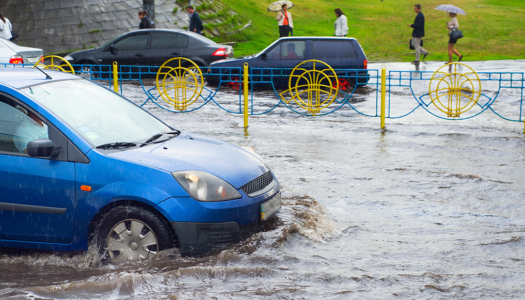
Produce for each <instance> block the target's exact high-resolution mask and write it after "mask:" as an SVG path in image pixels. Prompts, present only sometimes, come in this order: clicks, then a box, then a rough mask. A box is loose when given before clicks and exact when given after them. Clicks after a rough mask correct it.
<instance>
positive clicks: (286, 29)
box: [283, 25, 290, 36]
mask: <svg viewBox="0 0 525 300" xmlns="http://www.w3.org/2000/svg"><path fill="white" fill-rule="evenodd" d="M283 27H284V28H285V29H284V30H285V34H284V36H290V25H284V26H283Z"/></svg>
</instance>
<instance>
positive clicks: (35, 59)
mask: <svg viewBox="0 0 525 300" xmlns="http://www.w3.org/2000/svg"><path fill="white" fill-rule="evenodd" d="M39 60H40V57H28V58H27V61H28V62H30V63H32V64H33V63H36V62H37V61H39Z"/></svg>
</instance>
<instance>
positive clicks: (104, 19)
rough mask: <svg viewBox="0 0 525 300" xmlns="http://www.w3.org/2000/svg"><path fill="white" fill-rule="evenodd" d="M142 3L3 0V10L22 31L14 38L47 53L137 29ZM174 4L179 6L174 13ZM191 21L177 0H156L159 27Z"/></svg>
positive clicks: (15, 28) (94, 44) (96, 42)
mask: <svg viewBox="0 0 525 300" xmlns="http://www.w3.org/2000/svg"><path fill="white" fill-rule="evenodd" d="M142 4H143V1H142V0H45V1H44V0H0V7H1V8H2V9H1V12H2V13H3V14H4V16H5V17H7V18H8V19H9V20H10V21H11V23H12V24H13V31H15V32H17V33H18V35H19V38H18V39H16V40H15V42H17V43H19V44H21V45H23V46H30V47H37V48H42V49H44V53H53V52H67V51H70V50H73V49H86V48H91V47H99V46H101V45H104V44H105V43H106V42H108V41H110V40H112V39H114V38H115V37H118V36H120V35H121V34H123V33H126V32H129V31H133V30H138V28H139V23H140V20H139V18H138V12H139V11H140V10H143V8H142ZM175 7H178V8H179V9H178V11H177V12H176V13H173V9H174V8H175ZM175 23H176V24H175ZM188 23H189V18H188V14H187V12H186V11H185V10H184V9H183V7H181V6H178V5H177V3H176V2H175V1H174V0H155V25H156V27H157V28H171V29H181V28H183V27H185V26H188V25H189V24H188Z"/></svg>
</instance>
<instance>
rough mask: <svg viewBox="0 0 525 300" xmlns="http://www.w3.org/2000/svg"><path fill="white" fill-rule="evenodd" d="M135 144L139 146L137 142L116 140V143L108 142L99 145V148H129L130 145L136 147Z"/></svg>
mask: <svg viewBox="0 0 525 300" xmlns="http://www.w3.org/2000/svg"><path fill="white" fill-rule="evenodd" d="M135 146H137V144H135V143H128V142H115V143H107V144H103V145H100V146H97V149H114V148H128V147H135Z"/></svg>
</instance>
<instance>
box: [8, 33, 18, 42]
mask: <svg viewBox="0 0 525 300" xmlns="http://www.w3.org/2000/svg"><path fill="white" fill-rule="evenodd" d="M11 35H12V37H11V39H10V41H12V40H14V39H16V38H17V37H18V33H16V32H14V31H13V32H11Z"/></svg>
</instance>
